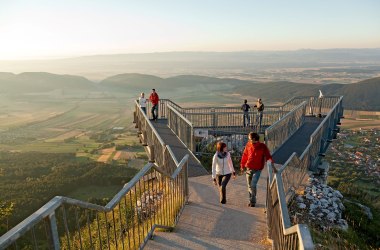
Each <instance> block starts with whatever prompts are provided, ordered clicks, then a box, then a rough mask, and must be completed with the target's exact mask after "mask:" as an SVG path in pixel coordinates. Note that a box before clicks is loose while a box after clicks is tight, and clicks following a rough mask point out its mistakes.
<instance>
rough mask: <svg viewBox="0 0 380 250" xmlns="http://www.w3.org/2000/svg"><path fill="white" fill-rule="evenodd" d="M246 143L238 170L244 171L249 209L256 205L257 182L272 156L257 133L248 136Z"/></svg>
mask: <svg viewBox="0 0 380 250" xmlns="http://www.w3.org/2000/svg"><path fill="white" fill-rule="evenodd" d="M248 139H249V141H248V143H247V145H246V146H245V149H244V152H243V156H242V158H241V163H240V170H241V171H244V169H246V177H247V186H248V193H249V203H248V206H249V207H254V206H255V205H256V192H257V182H258V181H259V179H260V175H261V171H262V170H263V168H264V166H265V163H266V162H267V161H268V160H269V161H271V162H272V163H273V159H272V155H271V154H270V152H269V149H268V148H267V146H266V145H265V144H264V143H261V142H260V141H259V140H260V136H259V135H258V134H257V133H253V132H251V133H249V134H248Z"/></svg>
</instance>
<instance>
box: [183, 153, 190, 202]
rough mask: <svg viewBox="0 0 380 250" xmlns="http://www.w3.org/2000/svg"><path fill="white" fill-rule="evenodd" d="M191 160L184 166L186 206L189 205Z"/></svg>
mask: <svg viewBox="0 0 380 250" xmlns="http://www.w3.org/2000/svg"><path fill="white" fill-rule="evenodd" d="M188 166H189V159H187V161H186V163H185V164H184V168H185V169H184V174H185V202H186V204H188V203H189V168H188Z"/></svg>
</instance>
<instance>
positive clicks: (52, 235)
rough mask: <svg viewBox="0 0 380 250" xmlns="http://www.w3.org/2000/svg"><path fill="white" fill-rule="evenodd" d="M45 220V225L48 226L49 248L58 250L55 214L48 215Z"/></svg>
mask: <svg viewBox="0 0 380 250" xmlns="http://www.w3.org/2000/svg"><path fill="white" fill-rule="evenodd" d="M45 219H46V224H47V226H48V230H47V231H48V238H49V239H48V240H49V246H50V248H53V249H54V250H59V249H60V244H59V235H58V228H57V220H56V219H55V212H53V213H51V214H49V216H48V217H46V218H45Z"/></svg>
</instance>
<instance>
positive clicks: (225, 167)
mask: <svg viewBox="0 0 380 250" xmlns="http://www.w3.org/2000/svg"><path fill="white" fill-rule="evenodd" d="M231 174H232V175H233V176H234V178H235V177H236V174H235V169H234V166H233V164H232V159H231V155H230V153H229V152H228V150H227V145H226V144H225V143H224V142H218V144H217V145H216V153H215V155H214V157H213V158H212V178H213V181H214V184H215V185H218V187H219V198H220V203H222V204H226V202H227V197H226V192H227V191H226V188H227V184H228V182H229V180H230V179H231Z"/></svg>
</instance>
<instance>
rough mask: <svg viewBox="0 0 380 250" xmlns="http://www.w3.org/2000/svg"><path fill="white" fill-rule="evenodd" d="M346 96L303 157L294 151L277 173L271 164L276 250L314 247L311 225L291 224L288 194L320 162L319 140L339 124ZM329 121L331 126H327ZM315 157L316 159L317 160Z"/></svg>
mask: <svg viewBox="0 0 380 250" xmlns="http://www.w3.org/2000/svg"><path fill="white" fill-rule="evenodd" d="M306 98H309V97H306ZM333 98H337V97H333ZM295 99H296V98H292V99H291V100H290V101H288V102H287V103H290V102H291V101H292V100H295ZM297 99H301V100H302V98H299V97H298V98H297ZM342 99H343V97H342V96H340V97H339V98H337V100H336V103H335V104H334V105H333V106H332V107H331V106H330V110H329V112H328V113H327V115H326V116H325V117H324V120H323V121H322V122H321V124H319V126H318V127H317V129H316V130H315V131H314V132H313V134H312V135H311V136H310V143H309V144H308V145H307V147H306V148H305V150H304V151H303V153H302V154H301V157H298V156H297V154H296V153H295V152H294V153H293V154H292V155H291V156H290V157H289V159H288V160H287V161H286V162H285V164H283V165H282V166H281V167H280V169H278V170H276V171H275V173H273V172H274V171H273V167H272V165H271V164H268V179H267V226H268V232H269V237H270V238H272V240H273V248H274V249H297V248H299V249H314V246H313V241H312V238H311V235H310V231H309V229H308V227H307V226H306V225H303V224H297V225H294V226H292V225H291V222H290V217H289V213H288V208H287V203H288V201H289V199H290V196H288V194H289V191H290V190H291V186H292V187H293V188H295V189H297V188H298V187H299V185H300V184H301V181H302V179H303V178H304V177H303V176H304V175H305V174H306V171H307V170H308V168H309V167H310V166H311V165H312V164H315V163H316V159H317V158H318V157H319V156H318V154H319V153H320V150H322V147H320V146H319V147H318V145H319V143H321V139H322V134H325V133H326V131H327V133H328V132H329V131H330V130H332V128H330V127H331V126H336V122H337V121H338V120H339V118H340V115H341V114H340V113H341V112H342V111H341V110H340V108H341V105H342ZM304 104H305V101H303V102H302V105H304ZM329 104H330V103H329ZM300 105H301V104H299V105H298V107H299V106H300ZM293 110H294V109H293ZM289 115H290V114H289V113H288V114H287V115H285V116H284V117H283V118H282V119H286V117H287V116H289ZM280 122H281V121H279V122H278V123H276V124H273V125H272V126H273V127H276V126H278V124H280ZM326 124H327V125H329V126H330V127H326ZM269 129H272V128H269ZM269 129H268V130H269ZM319 136H320V138H319ZM329 136H331V135H330V134H329V133H328V134H327V137H329ZM326 141H327V140H326ZM313 159H315V160H314V161H313ZM291 183H293V185H291ZM295 237H296V238H295Z"/></svg>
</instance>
